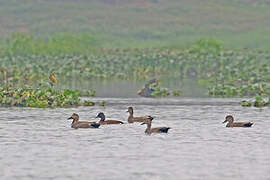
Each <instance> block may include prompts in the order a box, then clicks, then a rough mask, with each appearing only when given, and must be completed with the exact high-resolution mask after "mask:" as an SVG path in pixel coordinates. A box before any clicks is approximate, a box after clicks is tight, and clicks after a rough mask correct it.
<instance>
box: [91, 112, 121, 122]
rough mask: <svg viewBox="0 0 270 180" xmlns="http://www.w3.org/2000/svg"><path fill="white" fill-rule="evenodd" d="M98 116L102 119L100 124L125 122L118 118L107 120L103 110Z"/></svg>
mask: <svg viewBox="0 0 270 180" xmlns="http://www.w3.org/2000/svg"><path fill="white" fill-rule="evenodd" d="M96 118H100V121H99V122H98V123H99V124H100V125H105V124H124V123H123V122H122V121H118V120H106V121H105V114H104V113H103V112H100V113H98V115H97V117H96Z"/></svg>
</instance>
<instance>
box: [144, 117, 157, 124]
mask: <svg viewBox="0 0 270 180" xmlns="http://www.w3.org/2000/svg"><path fill="white" fill-rule="evenodd" d="M153 119H154V118H153V117H152V116H148V117H147V119H146V120H144V122H143V123H142V124H141V125H144V124H151V123H152V120H153Z"/></svg>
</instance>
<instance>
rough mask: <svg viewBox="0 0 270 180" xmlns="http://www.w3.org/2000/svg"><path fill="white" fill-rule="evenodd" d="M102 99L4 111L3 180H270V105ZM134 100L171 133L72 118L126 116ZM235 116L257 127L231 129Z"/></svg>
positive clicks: (0, 125)
mask: <svg viewBox="0 0 270 180" xmlns="http://www.w3.org/2000/svg"><path fill="white" fill-rule="evenodd" d="M101 100H105V101H107V102H108V103H107V104H106V107H99V106H94V107H79V108H72V109H31V108H1V109H0V111H1V116H0V150H1V153H0V162H1V163H0V177H1V179H5V180H6V179H8V180H9V179H11V180H13V179H20V180H21V179H33V180H36V179H39V180H40V179H98V180H99V179H101V180H103V179H104V180H105V179H113V180H114V179H115V180H122V179H123V180H127V179H136V180H137V179H145V180H163V179H164V180H167V179H172V180H175V179H196V180H197V179H203V180H205V179H207V180H209V179H210V180H211V179H213V180H217V179H219V180H220V179H230V180H231V179H245V180H247V179H251V180H254V179H256V180H257V179H260V180H261V179H262V180H264V179H270V174H269V170H270V142H269V141H270V131H269V129H270V124H269V114H270V108H264V109H257V108H242V107H241V106H240V105H239V103H238V102H239V99H199V98H196V99H192V98H180V99H144V98H137V99H136V98H126V99H124V98H111V99H106V98H96V99H95V101H101ZM130 105H132V106H134V109H135V110H134V111H135V115H145V114H150V115H153V116H155V117H156V118H155V119H154V120H153V126H161V125H166V126H170V127H172V129H171V130H170V131H169V134H158V135H151V136H147V135H145V134H144V130H145V128H146V127H145V126H141V125H139V124H124V125H111V126H102V127H101V128H100V129H79V130H74V129H71V128H70V123H71V122H70V121H68V120H67V118H68V117H69V116H70V115H71V114H72V113H73V112H77V113H79V115H80V117H81V120H92V119H94V117H95V116H96V114H97V113H98V112H100V111H103V112H105V115H107V117H108V119H109V118H112V119H119V120H123V121H126V119H127V116H128V114H127V113H126V112H125V111H126V108H127V107H128V106H130ZM227 114H233V115H234V116H235V117H236V119H238V120H252V121H253V122H254V123H255V125H254V127H252V128H225V127H224V124H222V123H221V122H222V121H223V120H224V117H225V115H227Z"/></svg>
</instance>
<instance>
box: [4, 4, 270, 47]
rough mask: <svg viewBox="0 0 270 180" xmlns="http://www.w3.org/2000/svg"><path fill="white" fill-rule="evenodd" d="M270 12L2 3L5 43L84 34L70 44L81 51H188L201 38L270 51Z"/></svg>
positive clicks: (247, 7)
mask: <svg viewBox="0 0 270 180" xmlns="http://www.w3.org/2000/svg"><path fill="white" fill-rule="evenodd" d="M269 12H270V4H269V2H268V1H267V0H257V1H251V0H248V1H247V0H211V1H204V2H203V3H202V1H201V0H181V1H179V0H87V1H86V0H76V1H71V0H57V1H52V0H39V1H36V0H22V1H18V0H8V1H4V0H2V1H1V2H0V17H1V18H0V33H1V37H0V39H2V40H6V39H7V38H10V37H11V36H12V34H13V33H14V32H22V33H26V34H32V35H33V36H34V37H35V38H37V39H42V40H40V41H44V40H49V41H51V40H50V39H52V37H53V36H56V37H59V36H61V35H59V33H61V34H62V35H63V33H64V34H66V35H67V36H69V35H70V36H71V34H75V35H72V36H73V37H72V39H73V40H72V41H76V39H81V38H82V35H81V34H84V35H83V36H84V37H85V38H83V40H82V42H81V43H79V42H78V41H76V45H71V44H70V42H71V41H69V42H67V44H70V45H69V47H73V48H74V51H79V52H81V51H84V50H85V49H87V48H88V47H89V46H94V47H96V46H98V47H105V48H116V47H117V48H148V47H152V48H153V47H154V48H163V47H167V48H179V47H181V48H182V47H186V46H187V45H190V44H191V43H192V42H193V41H194V40H196V39H199V38H201V37H212V38H217V39H220V40H222V41H223V42H224V46H225V47H226V48H264V49H269V47H270V36H269V34H270V29H269V19H270V15H269ZM37 36H38V37H37ZM87 36H89V37H90V39H91V40H90V42H87V41H88V40H87ZM93 37H94V40H93ZM85 43H87V44H88V43H89V46H88V47H85V46H84V45H85ZM2 44H4V46H5V42H4V41H3V43H2ZM41 44H43V43H41ZM45 44H46V43H45ZM48 44H49V45H51V43H48ZM43 45H44V44H43ZM43 45H40V46H39V47H37V48H40V47H41V46H43ZM77 47H80V48H77ZM0 49H1V43H0ZM66 50H67V49H65V50H64V49H60V51H66ZM0 51H1V50H0ZM52 51H59V48H58V47H56V49H55V50H54V49H52Z"/></svg>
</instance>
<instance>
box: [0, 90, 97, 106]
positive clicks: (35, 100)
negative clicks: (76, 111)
mask: <svg viewBox="0 0 270 180" xmlns="http://www.w3.org/2000/svg"><path fill="white" fill-rule="evenodd" d="M79 94H80V92H79V91H73V90H69V89H67V90H59V91H56V90H53V89H51V88H48V89H26V88H19V89H0V105H1V106H8V107H13V106H16V107H38V108H47V107H73V106H93V105H95V103H93V102H90V101H83V100H81V99H80V98H79Z"/></svg>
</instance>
